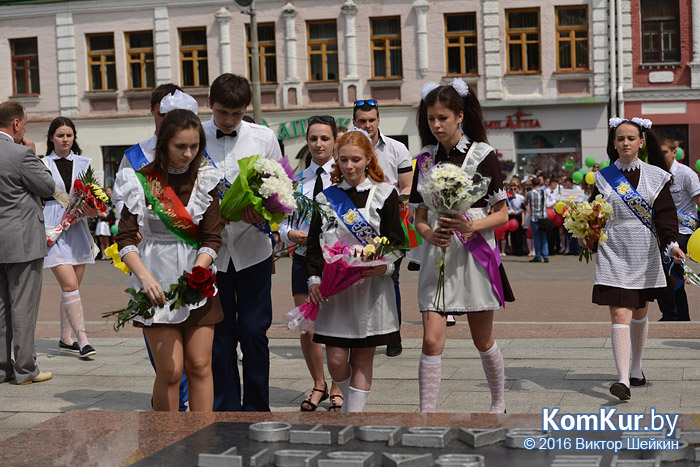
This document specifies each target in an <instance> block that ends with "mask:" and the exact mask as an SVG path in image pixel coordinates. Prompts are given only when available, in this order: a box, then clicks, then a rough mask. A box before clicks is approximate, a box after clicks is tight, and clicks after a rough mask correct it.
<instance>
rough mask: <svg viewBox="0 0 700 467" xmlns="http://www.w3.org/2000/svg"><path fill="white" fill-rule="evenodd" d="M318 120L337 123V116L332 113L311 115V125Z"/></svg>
mask: <svg viewBox="0 0 700 467" xmlns="http://www.w3.org/2000/svg"><path fill="white" fill-rule="evenodd" d="M316 122H325V123H335V118H333V117H331V116H330V115H314V116H313V117H309V125H311V124H312V123H316Z"/></svg>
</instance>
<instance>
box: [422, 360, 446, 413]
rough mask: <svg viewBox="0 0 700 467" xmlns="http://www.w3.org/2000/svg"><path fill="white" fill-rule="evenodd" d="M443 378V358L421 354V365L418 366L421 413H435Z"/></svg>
mask: <svg viewBox="0 0 700 467" xmlns="http://www.w3.org/2000/svg"><path fill="white" fill-rule="evenodd" d="M441 378H442V356H441V355H434V356H432V355H426V354H424V353H422V352H421V354H420V363H419V364H418V388H419V392H420V411H421V412H424V413H425V412H428V413H432V412H435V408H436V407H437V398H438V392H439V391H440V380H441Z"/></svg>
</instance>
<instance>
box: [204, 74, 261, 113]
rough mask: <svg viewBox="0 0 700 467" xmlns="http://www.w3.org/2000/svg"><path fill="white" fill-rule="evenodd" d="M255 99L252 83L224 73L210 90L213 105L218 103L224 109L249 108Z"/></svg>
mask: <svg viewBox="0 0 700 467" xmlns="http://www.w3.org/2000/svg"><path fill="white" fill-rule="evenodd" d="M252 99H253V94H252V91H251V89H250V82H249V81H248V80H247V79H246V78H244V77H243V76H239V75H234V74H233V73H224V74H223V75H220V76H219V77H217V78H216V79H215V80H214V82H213V83H211V87H210V88H209V100H210V101H211V105H214V104H216V103H217V102H218V103H219V104H221V105H223V106H224V107H229V108H231V109H240V108H241V107H248V106H249V105H250V101H251V100H252Z"/></svg>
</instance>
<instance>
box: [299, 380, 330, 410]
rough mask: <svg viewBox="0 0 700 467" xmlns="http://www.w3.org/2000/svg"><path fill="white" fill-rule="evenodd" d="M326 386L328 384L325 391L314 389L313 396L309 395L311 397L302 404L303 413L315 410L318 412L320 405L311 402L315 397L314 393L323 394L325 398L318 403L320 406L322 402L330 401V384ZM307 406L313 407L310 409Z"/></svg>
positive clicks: (322, 397)
mask: <svg viewBox="0 0 700 467" xmlns="http://www.w3.org/2000/svg"><path fill="white" fill-rule="evenodd" d="M325 384H326V387H325V388H324V389H318V388H313V389H312V390H311V394H309V397H307V398H306V399H304V400H303V401H302V402H301V411H302V412H313V411H314V410H316V408H318V404H314V403H313V402H311V398H312V397H313V395H314V392H320V393H323V396H321V399H320V400H319V401H318V403H319V404H320V403H321V402H323V401H325V400H326V399H328V383H325ZM305 404H307V405H308V407H311V408H308V407H307V406H305Z"/></svg>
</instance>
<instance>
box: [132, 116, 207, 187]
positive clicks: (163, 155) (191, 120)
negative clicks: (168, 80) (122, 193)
mask: <svg viewBox="0 0 700 467" xmlns="http://www.w3.org/2000/svg"><path fill="white" fill-rule="evenodd" d="M189 128H192V129H195V130H197V133H199V150H198V151H197V155H196V156H195V157H194V159H192V162H190V169H189V171H188V172H187V173H188V175H189V176H190V177H191V179H192V180H194V178H195V177H196V176H197V171H198V170H199V167H200V166H201V165H202V159H203V158H204V148H205V146H206V144H207V138H206V136H204V130H203V129H202V122H201V121H200V120H199V117H197V115H195V114H194V113H193V112H191V111H189V110H185V109H175V110H171V111H170V112H168V113H167V115H166V116H165V118H164V119H163V124H162V125H161V126H160V131H159V132H158V137H157V143H156V156H155V159H153V162H151V163H150V164H148V165H146V166H145V167H143V168H142V169H141V170H139V172H141V173H145V174H146V173H149V172H151V171H152V170H154V169H158V170H159V171H160V173H161V175H162V176H163V183H164V184H165V185H167V184H168V168H169V167H170V158H169V157H168V144H169V143H170V140H171V139H172V138H173V137H174V136H175V135H176V134H177V133H178V132H179V131H181V130H186V129H189Z"/></svg>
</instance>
